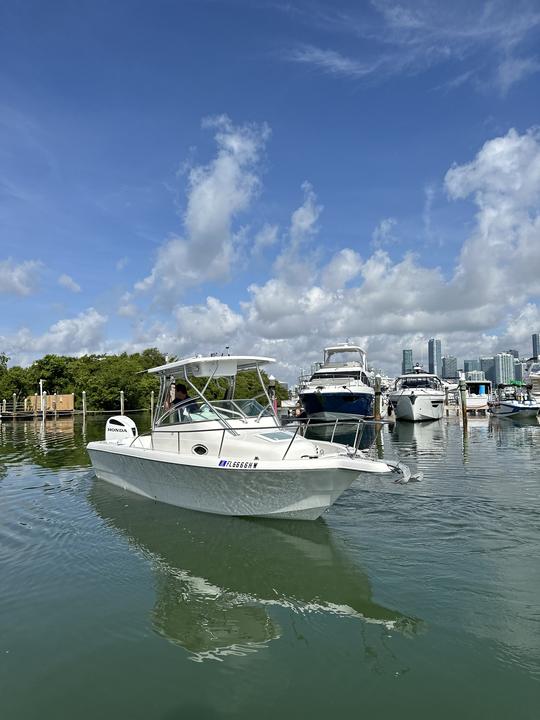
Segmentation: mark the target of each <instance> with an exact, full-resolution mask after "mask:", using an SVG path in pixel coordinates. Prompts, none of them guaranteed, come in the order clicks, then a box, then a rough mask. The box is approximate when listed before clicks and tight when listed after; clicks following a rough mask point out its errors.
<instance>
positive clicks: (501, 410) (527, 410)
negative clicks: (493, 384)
mask: <svg viewBox="0 0 540 720" xmlns="http://www.w3.org/2000/svg"><path fill="white" fill-rule="evenodd" d="M539 408H540V405H538V404H535V403H530V404H526V403H520V402H504V401H502V402H498V403H496V404H493V405H490V407H489V412H490V413H491V414H492V415H494V416H495V417H512V418H530V417H536V416H537V415H538V410H539Z"/></svg>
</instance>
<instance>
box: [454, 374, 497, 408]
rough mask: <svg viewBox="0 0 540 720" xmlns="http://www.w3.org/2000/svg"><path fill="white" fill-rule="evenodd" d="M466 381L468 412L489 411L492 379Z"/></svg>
mask: <svg viewBox="0 0 540 720" xmlns="http://www.w3.org/2000/svg"><path fill="white" fill-rule="evenodd" d="M465 383H466V385H467V412H473V413H477V412H482V413H485V412H487V410H488V401H489V398H490V395H491V380H466V381H465ZM458 397H459V393H458Z"/></svg>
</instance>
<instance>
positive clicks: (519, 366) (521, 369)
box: [514, 360, 526, 382]
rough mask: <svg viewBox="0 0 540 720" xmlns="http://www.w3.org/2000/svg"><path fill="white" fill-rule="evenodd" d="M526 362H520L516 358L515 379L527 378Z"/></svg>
mask: <svg viewBox="0 0 540 720" xmlns="http://www.w3.org/2000/svg"><path fill="white" fill-rule="evenodd" d="M525 368H526V365H525V363H522V362H520V361H519V360H514V380H521V381H522V382H523V380H525Z"/></svg>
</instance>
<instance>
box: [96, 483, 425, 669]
mask: <svg viewBox="0 0 540 720" xmlns="http://www.w3.org/2000/svg"><path fill="white" fill-rule="evenodd" d="M89 498H90V502H91V504H92V505H93V507H94V508H95V510H96V511H97V513H98V514H99V516H100V517H101V518H103V519H104V520H105V521H106V522H107V524H109V525H110V526H112V527H114V528H117V529H119V530H120V531H121V532H122V533H123V534H124V535H125V536H126V537H127V539H128V540H129V542H130V543H132V544H133V545H135V546H136V547H138V548H140V549H141V550H143V552H144V553H145V554H146V555H148V554H150V556H151V558H152V561H153V563H154V568H155V572H156V601H155V605H154V609H153V623H154V627H155V629H156V631H157V632H159V633H160V634H162V635H164V636H165V637H166V638H167V639H169V640H170V641H172V642H174V643H176V644H178V645H181V646H182V647H183V648H185V649H186V650H188V651H189V652H190V653H191V654H192V655H191V659H193V660H198V661H202V660H205V659H218V658H222V657H224V656H226V655H240V654H247V653H250V652H255V651H257V650H258V649H260V648H261V647H264V646H266V645H267V644H268V643H269V642H270V641H272V640H275V639H277V638H279V637H280V635H281V634H282V630H281V627H280V625H279V622H278V620H277V613H275V612H272V609H273V608H274V609H275V608H276V607H277V608H286V609H288V610H289V611H290V612H298V613H302V614H308V613H324V614H330V615H336V616H337V615H342V616H347V617H351V618H358V619H359V620H360V621H361V622H375V623H381V624H382V625H383V626H384V627H385V628H394V629H396V630H397V631H400V632H403V633H407V634H412V633H414V632H416V628H417V626H418V622H417V621H416V620H414V619H412V618H408V617H405V616H403V615H401V614H400V613H399V612H396V611H394V610H391V609H388V608H385V607H383V606H381V605H378V604H377V603H375V602H373V600H372V599H371V588H370V584H369V580H368V578H367V576H366V575H365V573H364V572H363V571H362V570H361V569H360V568H358V567H357V566H356V565H355V564H354V563H353V562H352V560H351V559H350V558H349V557H348V556H347V553H346V552H345V551H344V549H342V548H340V547H339V546H338V543H337V542H336V541H335V538H334V537H333V533H332V532H331V531H330V530H329V529H328V527H327V525H326V524H325V523H324V521H322V520H317V521H315V522H313V523H301V522H294V521H287V520H285V521H284V520H279V521H273V520H248V519H242V518H235V517H225V516H218V515H214V516H212V515H207V514H204V513H196V512H190V511H189V510H182V509H180V508H176V507H172V506H168V505H164V504H161V503H151V502H148V500H147V499H144V498H140V497H138V496H137V495H133V494H131V493H129V492H126V491H122V490H120V489H118V488H116V487H111V486H110V485H107V484H105V483H103V482H101V481H99V480H96V481H95V482H94V485H93V487H92V490H91V491H90V495H89Z"/></svg>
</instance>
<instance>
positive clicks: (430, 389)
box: [389, 367, 445, 422]
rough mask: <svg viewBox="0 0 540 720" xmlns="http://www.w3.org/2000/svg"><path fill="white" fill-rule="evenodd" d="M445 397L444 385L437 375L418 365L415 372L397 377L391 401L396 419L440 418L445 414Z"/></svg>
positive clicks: (412, 420) (422, 419)
mask: <svg viewBox="0 0 540 720" xmlns="http://www.w3.org/2000/svg"><path fill="white" fill-rule="evenodd" d="M444 397H445V392H444V389H443V385H442V382H441V380H440V379H439V378H438V377H437V375H432V374H430V373H425V372H423V371H422V368H419V367H416V368H415V370H414V372H412V373H408V374H406V375H400V376H399V377H398V378H397V379H396V383H395V385H394V388H393V390H392V391H391V393H390V396H389V403H390V407H391V409H392V411H393V412H394V414H395V417H396V420H409V421H410V422H419V421H424V420H438V419H439V418H442V416H443V411H444Z"/></svg>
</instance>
